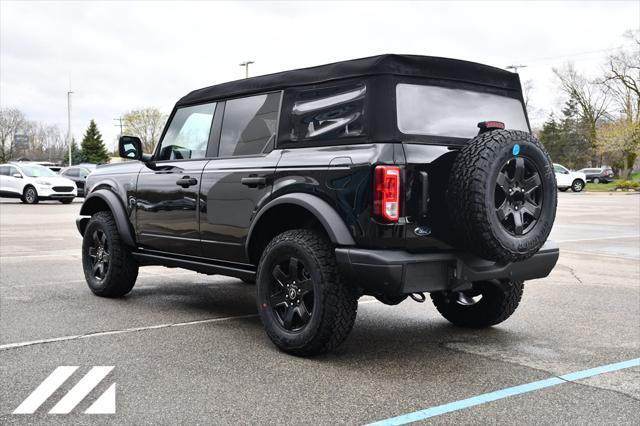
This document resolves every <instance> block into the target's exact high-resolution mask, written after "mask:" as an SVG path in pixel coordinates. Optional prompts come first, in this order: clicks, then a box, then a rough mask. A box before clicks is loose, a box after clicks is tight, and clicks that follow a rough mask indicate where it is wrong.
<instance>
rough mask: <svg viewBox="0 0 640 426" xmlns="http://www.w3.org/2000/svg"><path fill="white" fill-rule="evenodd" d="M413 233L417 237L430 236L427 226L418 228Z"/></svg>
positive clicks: (429, 229)
mask: <svg viewBox="0 0 640 426" xmlns="http://www.w3.org/2000/svg"><path fill="white" fill-rule="evenodd" d="M413 233H414V234H416V235H417V236H418V237H426V236H427V235H431V228H429V227H428V226H418V227H417V228H416V229H414V230H413Z"/></svg>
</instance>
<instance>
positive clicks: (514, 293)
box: [431, 280, 524, 328]
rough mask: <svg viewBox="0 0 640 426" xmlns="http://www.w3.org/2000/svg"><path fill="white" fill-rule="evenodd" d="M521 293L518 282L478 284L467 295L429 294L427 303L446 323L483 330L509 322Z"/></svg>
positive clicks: (522, 287)
mask: <svg viewBox="0 0 640 426" xmlns="http://www.w3.org/2000/svg"><path fill="white" fill-rule="evenodd" d="M523 290H524V283H523V282H522V281H497V280H492V281H480V282H475V283H473V288H472V289H471V290H468V291H463V292H448V293H444V292H438V293H432V294H431V300H432V301H433V304H434V305H435V307H436V308H437V309H438V312H440V314H441V315H442V316H443V317H444V318H446V319H447V320H449V321H450V322H452V323H454V324H456V325H460V326H463V327H472V328H483V327H489V326H492V325H496V324H499V323H501V322H503V321H504V320H506V319H507V318H509V317H510V316H511V314H513V313H514V312H515V310H516V308H517V307H518V304H519V303H520V299H521V298H522V292H523Z"/></svg>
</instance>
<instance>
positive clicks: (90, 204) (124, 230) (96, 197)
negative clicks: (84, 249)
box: [76, 189, 136, 247]
mask: <svg viewBox="0 0 640 426" xmlns="http://www.w3.org/2000/svg"><path fill="white" fill-rule="evenodd" d="M102 202H104V203H105V204H106V205H107V207H109V210H111V214H112V215H113V218H114V220H115V221H116V227H117V228H118V233H119V234H120V238H122V241H123V242H124V243H125V244H126V245H127V246H130V247H135V246H136V243H135V238H134V233H133V228H132V227H131V223H130V222H129V218H128V217H127V212H126V210H125V208H124V206H123V204H122V201H120V198H119V197H118V196H117V195H116V194H115V193H113V192H112V191H110V190H109V189H98V190H97V191H93V192H91V194H89V195H88V196H87V198H85V200H84V203H82V207H81V208H80V217H78V218H77V219H76V226H77V227H78V231H79V232H80V235H83V236H84V230H85V228H86V227H87V223H88V222H89V219H90V218H89V217H87V216H91V215H92V214H94V213H95V212H96V211H98V210H95V209H94V206H96V203H99V204H102Z"/></svg>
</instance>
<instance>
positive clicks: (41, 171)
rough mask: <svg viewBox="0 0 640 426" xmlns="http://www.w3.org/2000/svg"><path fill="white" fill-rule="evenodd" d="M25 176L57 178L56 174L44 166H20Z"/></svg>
mask: <svg viewBox="0 0 640 426" xmlns="http://www.w3.org/2000/svg"><path fill="white" fill-rule="evenodd" d="M20 168H21V169H22V171H23V172H24V174H25V175H27V176H29V177H51V176H57V175H56V174H55V172H52V171H51V170H49V169H47V168H46V167H42V166H20Z"/></svg>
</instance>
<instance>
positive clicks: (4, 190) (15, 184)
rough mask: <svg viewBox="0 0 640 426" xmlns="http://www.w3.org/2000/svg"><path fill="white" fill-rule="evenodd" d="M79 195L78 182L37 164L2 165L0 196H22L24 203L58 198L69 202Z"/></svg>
mask: <svg viewBox="0 0 640 426" xmlns="http://www.w3.org/2000/svg"><path fill="white" fill-rule="evenodd" d="M76 195H77V189H76V184H75V183H74V182H73V181H71V180H69V179H67V178H65V177H62V176H58V175H57V174H56V173H55V172H53V171H51V170H50V169H48V168H47V167H44V166H39V165H37V164H18V163H12V164H2V165H0V197H5V198H20V199H21V200H22V202H23V203H26V204H36V203H38V201H40V200H58V201H60V202H61V203H63V204H69V203H70V202H72V201H73V199H74V198H75V197H76Z"/></svg>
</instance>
